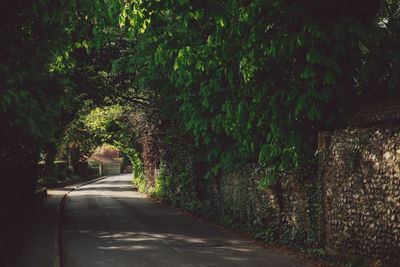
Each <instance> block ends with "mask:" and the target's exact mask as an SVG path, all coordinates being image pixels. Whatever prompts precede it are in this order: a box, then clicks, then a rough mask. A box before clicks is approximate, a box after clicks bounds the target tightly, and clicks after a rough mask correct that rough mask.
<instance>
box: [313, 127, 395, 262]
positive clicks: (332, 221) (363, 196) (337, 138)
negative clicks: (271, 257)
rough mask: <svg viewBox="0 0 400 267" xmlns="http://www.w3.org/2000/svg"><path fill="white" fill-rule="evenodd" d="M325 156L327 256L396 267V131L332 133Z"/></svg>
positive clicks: (355, 130) (362, 130)
mask: <svg viewBox="0 0 400 267" xmlns="http://www.w3.org/2000/svg"><path fill="white" fill-rule="evenodd" d="M325 155H326V158H325V159H324V161H323V162H322V164H321V168H322V170H323V181H324V191H325V192H324V193H325V197H324V198H325V219H326V249H327V251H328V252H329V253H330V254H331V255H332V254H333V255H347V256H363V257H365V258H368V259H371V260H374V261H376V260H379V261H381V262H383V263H386V264H388V265H390V266H392V265H393V266H400V168H399V166H400V127H394V126H391V127H380V128H369V129H351V130H338V131H335V132H334V133H333V134H332V135H331V140H330V145H329V146H328V147H327V149H326V151H325Z"/></svg>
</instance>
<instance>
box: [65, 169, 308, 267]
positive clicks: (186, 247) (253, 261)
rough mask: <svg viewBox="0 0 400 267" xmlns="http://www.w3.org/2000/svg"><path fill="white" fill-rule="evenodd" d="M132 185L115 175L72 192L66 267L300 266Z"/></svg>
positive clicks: (68, 203) (67, 209) (68, 206)
mask: <svg viewBox="0 0 400 267" xmlns="http://www.w3.org/2000/svg"><path fill="white" fill-rule="evenodd" d="M134 189H135V188H134V186H133V185H132V183H131V176H114V177H110V178H106V179H104V180H101V181H98V182H95V183H93V184H89V185H85V186H82V187H80V188H78V189H76V190H74V191H72V192H71V193H70V194H69V197H68V198H67V200H66V205H65V217H64V228H63V236H64V240H65V251H66V261H67V263H68V264H67V265H66V266H69V267H74V266H81V265H79V264H80V263H81V262H90V263H91V266H129V267H132V266H268V265H265V263H266V260H268V259H273V260H274V261H275V262H277V263H278V265H275V266H302V265H301V264H300V265H298V264H297V263H295V264H292V263H293V259H291V258H290V257H287V256H282V255H280V254H278V253H276V252H273V251H270V250H266V249H264V248H262V247H259V246H256V245H254V244H253V243H252V242H250V241H246V240H243V239H240V238H238V237H236V236H233V235H230V234H227V233H224V232H222V231H220V230H217V228H215V227H214V226H212V225H210V224H206V223H204V222H202V221H200V220H198V219H195V218H193V217H190V216H187V215H185V214H182V213H181V212H179V211H178V210H176V209H173V208H170V207H168V206H165V205H160V204H159V203H157V202H154V201H152V200H150V199H148V198H147V197H146V195H144V194H140V193H138V192H136V191H135V190H134Z"/></svg>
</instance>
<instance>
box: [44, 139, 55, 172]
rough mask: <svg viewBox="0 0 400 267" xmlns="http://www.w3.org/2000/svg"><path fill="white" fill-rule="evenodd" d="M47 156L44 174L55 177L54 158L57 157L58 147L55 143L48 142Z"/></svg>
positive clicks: (46, 147)
mask: <svg viewBox="0 0 400 267" xmlns="http://www.w3.org/2000/svg"><path fill="white" fill-rule="evenodd" d="M45 152H46V158H45V167H44V175H45V176H50V177H54V175H55V173H54V167H55V165H54V160H55V158H56V152H57V148H56V145H55V144H54V143H48V144H47V145H46V146H45Z"/></svg>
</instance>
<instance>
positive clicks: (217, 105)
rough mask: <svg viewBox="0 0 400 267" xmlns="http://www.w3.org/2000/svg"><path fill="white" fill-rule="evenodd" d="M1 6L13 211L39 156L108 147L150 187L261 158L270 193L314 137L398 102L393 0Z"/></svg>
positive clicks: (193, 180) (4, 132) (309, 154)
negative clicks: (365, 109)
mask: <svg viewBox="0 0 400 267" xmlns="http://www.w3.org/2000/svg"><path fill="white" fill-rule="evenodd" d="M9 4H10V7H8V8H2V9H1V11H0V20H1V26H0V40H1V50H0V84H1V91H0V96H1V98H0V117H1V124H0V138H1V145H0V162H1V177H2V183H3V184H4V185H5V187H3V192H4V193H2V197H4V199H9V198H13V197H14V198H16V199H18V204H16V205H15V206H16V207H12V205H11V204H10V202H8V201H6V200H4V201H3V200H2V201H1V202H2V206H4V208H3V209H5V210H6V211H7V212H9V213H10V214H13V212H14V213H15V209H16V208H18V207H20V206H23V205H25V203H26V202H27V201H29V199H31V197H32V196H33V194H34V191H35V186H36V181H37V171H36V170H35V168H37V163H38V160H39V158H41V157H44V158H45V160H46V162H47V165H46V168H47V171H48V172H49V173H50V174H51V172H52V168H53V162H54V158H55V155H56V154H57V153H59V151H60V150H61V149H64V150H68V152H69V153H70V154H71V155H73V154H74V151H75V154H77V155H75V156H73V158H74V160H75V161H78V160H79V159H80V158H81V157H82V156H83V155H85V154H86V155H87V154H90V152H91V151H92V150H93V149H94V148H95V147H96V146H97V145H98V144H101V143H104V142H107V143H110V144H113V145H115V146H116V147H118V148H120V149H122V150H123V152H124V153H125V154H126V155H128V157H129V158H130V159H131V161H132V163H133V164H134V165H135V167H136V168H135V172H136V174H135V175H136V176H140V175H146V179H148V181H149V183H155V177H156V175H157V174H156V173H155V170H156V169H160V166H162V167H163V171H164V173H167V174H168V175H167V176H168V177H186V178H185V179H181V180H180V181H175V182H176V183H178V184H179V183H182V184H184V185H185V186H186V185H187V184H191V185H192V186H196V185H198V184H201V181H202V179H205V178H206V179H207V178H210V177H214V178H215V177H218V175H220V174H221V173H223V172H224V171H225V170H227V169H229V168H230V167H232V166H236V165H246V164H256V165H258V166H260V168H263V170H264V172H265V178H264V180H263V183H264V184H267V183H268V182H269V181H271V180H273V179H274V177H275V174H276V173H277V172H279V171H282V170H291V169H296V168H302V167H304V166H307V165H309V164H310V163H312V161H313V160H314V152H315V148H316V143H317V133H318V132H320V131H322V130H326V129H332V128H336V127H341V125H343V124H344V122H346V120H348V118H349V117H351V116H352V115H354V113H355V112H357V111H358V110H359V109H360V107H362V106H364V105H367V104H368V103H370V102H371V101H373V102H374V103H389V102H390V103H394V102H398V100H399V99H400V98H399V90H398V88H399V84H400V73H399V72H400V18H399V16H400V7H399V2H398V1H392V0H380V1H378V0H376V1H361V0H347V1H343V0H340V1H331V2H329V3H328V2H326V1H319V0H296V1H287V0H254V1H248V0H226V1H211V0H207V1H205V0H202V1H200V0H192V1H189V0H163V1H159V0H149V1H141V0H131V1H122V0H105V1H99V0H80V1H71V0H59V1H51V0H36V1H33V0H15V1H11V2H10V3H9ZM78 149H79V153H77V150H78ZM171 179H172V178H171ZM8 187H12V188H14V187H18V188H20V191H15V192H14V193H12V192H10V190H8V189H7V188H8ZM13 194H17V195H18V196H13ZM6 203H7V204H6Z"/></svg>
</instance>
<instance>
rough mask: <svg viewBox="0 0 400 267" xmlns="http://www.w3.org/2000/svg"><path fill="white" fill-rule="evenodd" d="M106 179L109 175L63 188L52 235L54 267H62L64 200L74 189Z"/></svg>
mask: <svg viewBox="0 0 400 267" xmlns="http://www.w3.org/2000/svg"><path fill="white" fill-rule="evenodd" d="M108 177H110V176H109V175H107V176H101V177H98V178H95V179H92V180H89V181H84V182H80V183H77V184H73V185H69V186H65V187H63V188H67V189H68V190H67V192H66V193H65V194H64V196H63V197H62V199H61V201H60V203H59V204H58V206H57V216H58V218H57V223H56V227H55V233H54V267H64V264H63V249H62V248H63V239H62V232H61V231H62V227H61V224H62V222H61V220H62V212H63V210H64V208H65V202H66V200H67V198H68V195H69V194H70V193H71V192H72V191H74V190H76V189H78V188H80V187H82V186H85V185H88V184H92V183H95V182H98V181H100V180H103V179H106V178H108Z"/></svg>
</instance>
